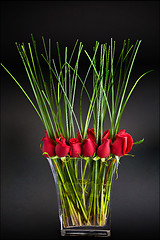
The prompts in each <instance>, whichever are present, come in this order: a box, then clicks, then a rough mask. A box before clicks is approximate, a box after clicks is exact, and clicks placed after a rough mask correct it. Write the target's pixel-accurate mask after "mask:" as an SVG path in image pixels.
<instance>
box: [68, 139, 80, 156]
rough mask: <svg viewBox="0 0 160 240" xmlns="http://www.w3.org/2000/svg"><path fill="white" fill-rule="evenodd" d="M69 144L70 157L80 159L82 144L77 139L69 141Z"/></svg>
mask: <svg viewBox="0 0 160 240" xmlns="http://www.w3.org/2000/svg"><path fill="white" fill-rule="evenodd" d="M69 144H70V156H71V157H75V158H76V157H79V156H80V155H81V145H82V143H80V142H79V141H78V139H77V138H71V139H70V140H69Z"/></svg>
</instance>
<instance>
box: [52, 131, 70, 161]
mask: <svg viewBox="0 0 160 240" xmlns="http://www.w3.org/2000/svg"><path fill="white" fill-rule="evenodd" d="M56 142H57V145H56V148H55V152H56V155H57V156H58V157H65V156H66V155H67V154H68V153H69V150H70V146H68V145H67V144H66V139H65V138H64V137H62V136H61V137H60V138H56Z"/></svg>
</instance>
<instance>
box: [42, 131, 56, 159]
mask: <svg viewBox="0 0 160 240" xmlns="http://www.w3.org/2000/svg"><path fill="white" fill-rule="evenodd" d="M45 132H46V137H43V138H42V140H41V141H43V147H42V152H43V153H44V152H47V153H48V155H49V156H50V157H52V156H55V143H54V141H53V140H52V139H51V138H49V137H48V133H47V131H45ZM48 155H47V154H44V156H45V157H48Z"/></svg>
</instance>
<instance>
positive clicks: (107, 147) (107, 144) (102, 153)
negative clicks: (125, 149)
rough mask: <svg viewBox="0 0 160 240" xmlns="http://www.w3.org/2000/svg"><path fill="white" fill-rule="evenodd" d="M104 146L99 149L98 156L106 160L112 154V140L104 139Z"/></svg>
mask: <svg viewBox="0 0 160 240" xmlns="http://www.w3.org/2000/svg"><path fill="white" fill-rule="evenodd" d="M102 142H103V143H102V144H101V145H100V146H99V147H98V148H97V155H98V156H99V157H100V158H106V157H108V156H109V155H110V153H111V144H112V141H111V139H102Z"/></svg>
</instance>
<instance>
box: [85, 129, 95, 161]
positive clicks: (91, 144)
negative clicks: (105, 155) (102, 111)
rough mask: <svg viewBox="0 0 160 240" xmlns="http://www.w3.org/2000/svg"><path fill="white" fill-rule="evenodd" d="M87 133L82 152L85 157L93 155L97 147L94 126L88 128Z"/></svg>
mask: <svg viewBox="0 0 160 240" xmlns="http://www.w3.org/2000/svg"><path fill="white" fill-rule="evenodd" d="M87 135H88V136H87V139H84V144H83V146H82V154H83V156H84V157H92V156H93V155H94V153H95V151H96V147H97V144H96V143H95V134H94V128H92V129H89V128H88V129H87Z"/></svg>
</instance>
